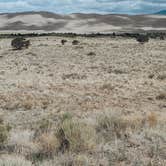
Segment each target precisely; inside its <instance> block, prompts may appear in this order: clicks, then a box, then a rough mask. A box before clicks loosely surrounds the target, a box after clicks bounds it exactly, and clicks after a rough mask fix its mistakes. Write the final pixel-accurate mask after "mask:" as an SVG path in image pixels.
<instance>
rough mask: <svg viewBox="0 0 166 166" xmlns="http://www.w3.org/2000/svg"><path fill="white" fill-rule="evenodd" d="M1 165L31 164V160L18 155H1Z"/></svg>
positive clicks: (29, 165) (26, 165) (25, 165)
mask: <svg viewBox="0 0 166 166" xmlns="http://www.w3.org/2000/svg"><path fill="white" fill-rule="evenodd" d="M0 165H1V166H32V162H30V161H28V160H26V159H25V158H23V157H19V156H8V155H7V156H2V157H1V158H0Z"/></svg>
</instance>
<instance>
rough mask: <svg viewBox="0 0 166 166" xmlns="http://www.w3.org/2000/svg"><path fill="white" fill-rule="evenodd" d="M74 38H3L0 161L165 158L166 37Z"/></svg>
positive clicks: (157, 161) (74, 165)
mask: <svg viewBox="0 0 166 166" xmlns="http://www.w3.org/2000/svg"><path fill="white" fill-rule="evenodd" d="M74 39H76V40H77V41H78V42H77V43H76V46H73V47H71V46H70V45H71V44H72V42H73V38H68V37H66V38H65V37H63V38H61V37H59V38H58V37H49V38H40V40H37V39H36V38H32V39H30V40H31V43H32V47H30V48H29V49H28V50H27V49H23V50H22V51H13V50H11V49H10V46H9V48H6V45H7V43H9V44H10V41H9V39H4V40H2V41H0V44H1V46H2V51H3V50H5V51H4V52H6V54H3V58H1V61H0V70H1V71H3V72H1V74H0V85H1V86H0V112H1V114H3V116H2V117H3V118H2V120H0V153H1V156H0V165H4V166H15V165H18V166H22V165H25V166H39V165H40V166H48V165H49V166H55V165H57V166H64V165H66V166H86V165H87V166H112V165H113V166H114V165H115V166H116V165H129V166H136V165H140V166H147V165H148V166H149V165H152V166H155V165H156V166H164V165H165V164H166V160H165V156H166V152H165V141H166V140H165V138H166V135H165V133H166V128H165V122H166V120H165V100H166V96H165V73H164V72H163V71H165V64H166V61H165V50H164V48H165V40H161V41H160V40H153V39H151V40H150V41H149V43H148V44H145V45H144V46H143V47H142V45H139V44H137V42H136V41H135V40H133V39H120V38H111V39H109V38H100V39H97V38H74ZM62 40H66V41H67V44H65V43H66V42H62ZM60 43H61V45H60ZM79 43H80V44H79ZM63 44H64V45H63ZM62 45H63V46H62ZM7 49H8V50H7ZM2 53H3V52H1V53H0V54H2ZM11 55H12V56H11Z"/></svg>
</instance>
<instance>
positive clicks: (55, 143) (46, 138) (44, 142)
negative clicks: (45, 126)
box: [36, 132, 60, 157]
mask: <svg viewBox="0 0 166 166" xmlns="http://www.w3.org/2000/svg"><path fill="white" fill-rule="evenodd" d="M36 141H37V142H36V144H38V147H39V151H38V153H40V154H41V155H42V156H45V157H52V156H54V155H55V154H56V152H57V150H58V148H59V146H60V145H59V140H58V139H57V137H56V136H55V135H54V133H51V132H49V133H47V132H46V133H43V134H41V135H40V136H39V137H38V139H37V140H36Z"/></svg>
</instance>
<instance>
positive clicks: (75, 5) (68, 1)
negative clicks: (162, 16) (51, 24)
mask: <svg viewBox="0 0 166 166" xmlns="http://www.w3.org/2000/svg"><path fill="white" fill-rule="evenodd" d="M164 9H166V0H0V12H1V13H3V12H22V11H51V12H55V13H61V14H66V13H123V14H144V13H155V12H157V11H160V10H164Z"/></svg>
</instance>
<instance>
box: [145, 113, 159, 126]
mask: <svg viewBox="0 0 166 166" xmlns="http://www.w3.org/2000/svg"><path fill="white" fill-rule="evenodd" d="M147 121H148V124H149V126H150V127H155V126H156V125H157V121H158V119H157V115H156V114H155V113H154V112H151V113H150V114H149V115H148V116H147Z"/></svg>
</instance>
